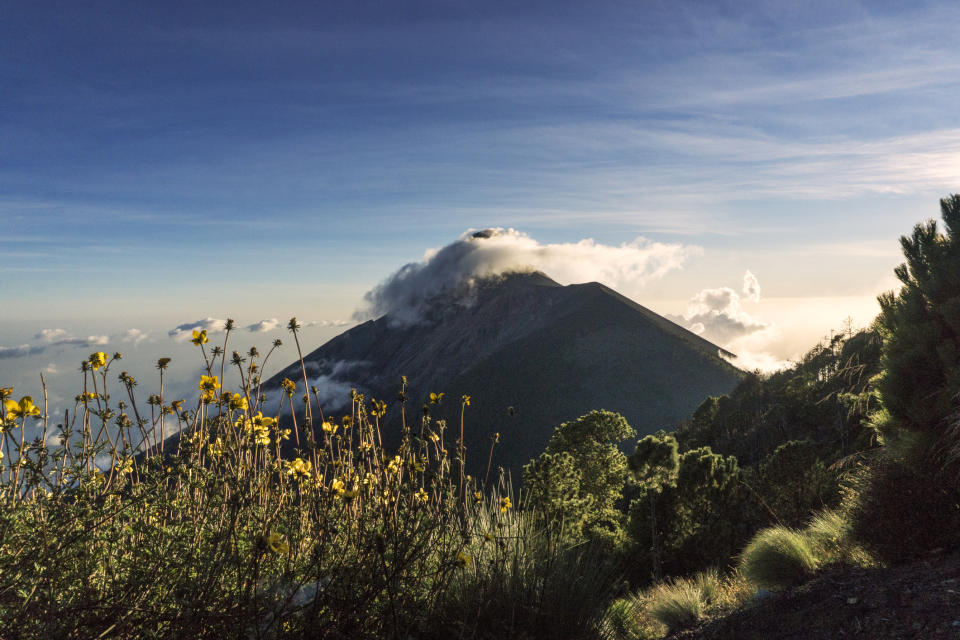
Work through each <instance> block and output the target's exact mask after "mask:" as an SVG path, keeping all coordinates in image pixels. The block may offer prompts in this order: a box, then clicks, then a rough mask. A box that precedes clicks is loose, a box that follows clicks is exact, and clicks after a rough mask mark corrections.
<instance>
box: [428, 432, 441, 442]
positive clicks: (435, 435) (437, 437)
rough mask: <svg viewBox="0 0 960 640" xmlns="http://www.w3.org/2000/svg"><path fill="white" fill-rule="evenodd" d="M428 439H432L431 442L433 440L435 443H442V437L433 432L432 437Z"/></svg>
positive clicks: (429, 436)
mask: <svg viewBox="0 0 960 640" xmlns="http://www.w3.org/2000/svg"><path fill="white" fill-rule="evenodd" d="M427 437H428V438H430V439H431V440H433V441H434V442H439V441H440V436H438V435H437V434H435V433H434V432H433V431H431V432H430V435H428V436H427Z"/></svg>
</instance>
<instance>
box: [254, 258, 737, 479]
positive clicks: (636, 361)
mask: <svg viewBox="0 0 960 640" xmlns="http://www.w3.org/2000/svg"><path fill="white" fill-rule="evenodd" d="M428 302H429V303H430V304H428V305H425V307H424V308H425V309H427V310H428V312H427V313H426V314H421V316H422V320H421V321H420V322H417V323H413V324H401V323H397V322H393V321H392V319H391V317H390V315H389V314H388V315H386V316H382V317H380V318H378V319H377V320H375V321H370V322H366V323H364V324H362V325H358V326H356V327H354V328H352V329H350V330H349V331H347V332H345V333H343V334H341V335H339V336H337V337H336V338H333V339H332V340H330V341H329V342H327V343H326V344H324V345H323V346H321V347H320V348H319V349H316V350H315V351H314V352H312V353H310V354H309V355H308V356H307V357H306V358H305V360H306V362H307V371H308V373H309V374H310V375H311V377H312V378H313V379H314V380H312V381H311V383H314V381H315V382H316V384H317V386H318V387H319V386H321V384H323V385H326V387H327V388H328V389H330V390H331V392H333V391H337V390H342V389H344V388H346V389H350V388H357V389H358V390H360V391H362V392H364V393H365V394H366V395H367V397H368V398H377V399H387V400H388V401H389V399H392V398H395V397H396V393H397V390H398V384H399V382H398V381H399V380H400V376H402V375H405V376H407V378H408V380H409V386H408V389H407V397H408V398H409V399H410V403H412V405H413V406H419V404H420V402H421V401H422V400H423V398H424V397H426V395H428V394H429V392H431V391H433V392H440V391H443V392H446V394H447V397H448V398H456V397H459V395H470V396H471V397H472V403H471V407H470V408H469V410H468V411H467V412H466V414H465V418H464V420H465V428H466V432H467V433H466V440H467V446H468V447H470V451H471V453H473V454H475V455H474V456H473V457H474V458H477V457H478V456H479V457H483V456H482V455H481V454H480V453H479V452H480V451H483V450H486V449H489V446H490V437H491V436H492V434H493V433H494V432H498V433H500V434H501V445H498V451H499V454H498V455H496V456H495V459H494V462H495V464H500V465H502V466H504V467H505V468H507V469H511V470H512V471H516V472H519V470H520V467H521V466H522V465H523V464H524V463H526V462H527V461H528V460H529V459H530V458H532V457H534V456H536V455H538V454H539V453H540V451H542V449H543V447H544V446H545V445H546V443H547V441H548V440H549V438H550V435H551V434H552V433H553V429H554V428H555V427H557V426H558V425H559V424H560V423H561V422H565V421H569V420H573V419H576V418H577V417H579V416H581V415H583V414H585V413H587V412H589V411H590V410H592V409H608V410H611V411H616V412H618V413H621V414H623V415H624V416H625V417H626V418H627V420H628V421H629V422H630V424H631V425H632V426H633V427H634V428H635V429H637V431H638V432H639V433H640V434H641V435H643V434H646V433H652V432H654V431H656V430H658V429H661V428H663V429H672V428H674V427H675V426H676V424H677V422H678V421H680V420H684V419H687V418H688V417H689V416H690V415H691V414H692V412H693V410H694V409H695V408H696V407H697V406H699V404H700V403H701V402H702V401H703V399H704V398H705V397H706V396H708V395H721V394H724V393H728V392H729V391H730V390H731V389H732V388H733V387H734V386H735V385H736V383H737V382H738V380H739V379H740V376H741V375H742V373H741V372H740V371H739V370H737V369H736V368H735V367H733V366H732V365H731V364H730V363H728V362H726V361H725V360H723V359H722V358H720V357H719V355H718V353H719V352H720V349H719V348H718V347H717V346H716V345H713V344H711V343H709V342H708V341H706V340H704V339H702V338H700V337H699V336H697V335H695V334H693V333H691V332H689V331H687V330H685V329H683V328H682V327H680V326H678V325H676V324H674V323H672V322H670V321H669V320H667V319H666V318H663V317H661V316H659V315H657V314H656V313H654V312H653V311H650V310H649V309H646V308H644V307H642V306H641V305H639V304H637V303H635V302H633V301H632V300H629V299H628V298H625V297H624V296H622V295H620V294H618V293H616V292H614V291H612V290H611V289H608V288H607V287H605V286H603V285H600V284H598V283H588V284H581V285H569V286H561V285H559V284H558V283H556V282H555V281H553V280H552V279H551V278H549V277H548V276H547V275H545V274H544V273H542V272H539V271H524V272H511V273H507V274H503V275H500V276H496V277H492V278H480V279H477V280H475V281H473V283H472V285H471V286H470V288H469V295H461V296H459V297H451V296H449V295H448V296H446V297H444V296H442V295H441V296H437V297H436V299H431V300H428ZM288 369H289V370H290V371H294V370H296V372H299V363H295V364H291V366H290V367H288ZM289 375H290V374H289V371H288V370H287V369H284V371H282V372H281V373H280V374H278V375H277V376H275V378H274V379H273V380H271V381H270V382H268V383H267V386H268V387H269V386H270V385H276V384H279V380H280V379H281V378H282V377H283V376H289ZM341 395H343V396H344V397H343V398H340V400H341V402H340V403H339V404H340V405H343V404H344V403H345V402H348V397H347V396H346V394H341ZM329 399H330V403H329V404H328V405H327V406H326V407H324V409H325V410H327V411H328V413H329V411H330V410H336V409H337V408H338V407H337V406H336V405H337V404H338V403H337V402H336V400H337V399H338V398H336V397H334V395H333V394H332V393H331V395H330V397H329ZM394 404H396V403H394ZM508 408H510V409H511V411H510V412H508ZM408 409H409V407H408ZM395 410H396V411H397V412H399V408H397V407H395ZM436 417H438V418H439V417H446V418H447V419H455V416H453V415H452V414H451V415H449V416H446V415H441V414H440V413H439V412H438V413H437V415H436ZM393 435H394V436H397V437H398V435H399V433H396V434H393ZM385 437H387V436H386V434H385ZM387 439H388V440H389V439H390V438H389V437H388V438H387ZM484 460H485V458H484ZM482 462H483V461H481V460H479V459H475V460H472V461H471V462H469V463H468V464H476V465H479V464H481V463H482Z"/></svg>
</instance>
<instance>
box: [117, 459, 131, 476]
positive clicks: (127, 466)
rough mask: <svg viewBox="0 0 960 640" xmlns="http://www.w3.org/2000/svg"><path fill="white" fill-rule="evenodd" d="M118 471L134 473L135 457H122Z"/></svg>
mask: <svg viewBox="0 0 960 640" xmlns="http://www.w3.org/2000/svg"><path fill="white" fill-rule="evenodd" d="M117 471H119V472H120V473H133V458H121V459H120V464H118V465H117Z"/></svg>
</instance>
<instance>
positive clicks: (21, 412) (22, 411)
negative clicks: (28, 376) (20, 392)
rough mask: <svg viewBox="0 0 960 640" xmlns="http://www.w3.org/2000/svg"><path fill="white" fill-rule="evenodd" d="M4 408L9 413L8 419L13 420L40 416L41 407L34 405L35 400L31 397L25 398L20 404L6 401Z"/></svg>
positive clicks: (21, 399)
mask: <svg viewBox="0 0 960 640" xmlns="http://www.w3.org/2000/svg"><path fill="white" fill-rule="evenodd" d="M3 407H4V409H6V411H7V418H8V419H11V420H15V419H17V418H26V417H27V416H38V415H40V407H38V406H36V405H35V404H33V398H32V397H30V396H23V397H22V398H20V402H14V401H13V400H4V401H3Z"/></svg>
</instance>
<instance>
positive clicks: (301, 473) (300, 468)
mask: <svg viewBox="0 0 960 640" xmlns="http://www.w3.org/2000/svg"><path fill="white" fill-rule="evenodd" d="M284 466H285V467H286V471H287V475H289V476H293V477H294V478H300V477H303V478H308V477H309V476H310V470H311V469H312V468H313V464H311V462H310V461H309V460H304V459H303V458H297V459H295V460H293V461H292V462H285V463H284Z"/></svg>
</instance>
